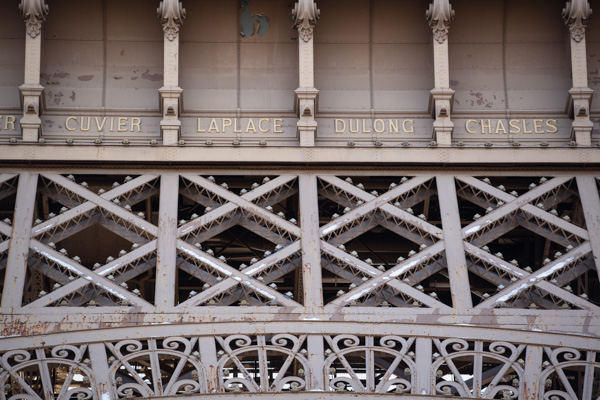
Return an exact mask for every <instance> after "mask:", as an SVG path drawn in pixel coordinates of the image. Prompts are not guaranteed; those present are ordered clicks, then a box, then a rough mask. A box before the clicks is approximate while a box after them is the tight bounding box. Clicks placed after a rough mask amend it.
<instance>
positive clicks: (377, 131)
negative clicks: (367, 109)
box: [373, 119, 385, 133]
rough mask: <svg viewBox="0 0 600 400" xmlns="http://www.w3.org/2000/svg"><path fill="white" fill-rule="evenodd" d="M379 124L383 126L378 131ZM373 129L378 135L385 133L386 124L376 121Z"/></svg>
mask: <svg viewBox="0 0 600 400" xmlns="http://www.w3.org/2000/svg"><path fill="white" fill-rule="evenodd" d="M377 123H379V124H381V129H377ZM373 129H375V132H376V133H383V131H385V123H384V122H383V120H381V119H376V120H375V122H373Z"/></svg>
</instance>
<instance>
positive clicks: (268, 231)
mask: <svg viewBox="0 0 600 400" xmlns="http://www.w3.org/2000/svg"><path fill="white" fill-rule="evenodd" d="M182 177H183V178H184V179H185V180H187V181H189V182H192V183H193V184H195V185H198V187H199V188H201V189H202V190H196V191H195V193H197V194H200V193H202V191H203V190H207V191H209V192H210V193H212V194H214V195H216V196H218V198H219V199H220V200H221V201H223V203H224V204H221V203H220V202H215V201H214V199H213V198H211V197H208V196H205V195H202V196H200V195H196V196H193V197H192V198H193V200H195V201H198V202H204V204H203V205H205V206H211V207H214V206H217V208H216V209H213V210H211V211H209V212H207V213H206V214H204V215H202V216H200V217H198V218H196V219H195V220H193V221H191V222H188V223H186V224H184V225H182V226H181V227H179V229H178V230H177V236H178V238H179V239H178V240H177V249H178V250H179V252H181V253H183V254H185V255H186V256H187V257H191V258H193V259H194V260H195V261H197V262H199V263H201V264H202V265H204V266H206V267H207V268H209V269H211V270H213V271H215V273H216V274H218V275H219V276H223V277H224V278H225V279H223V280H222V281H220V282H218V283H217V284H215V285H213V286H211V287H209V288H207V289H206V290H204V291H202V292H201V293H199V294H197V295H195V296H192V297H191V298H190V299H188V300H186V301H184V302H182V303H181V304H180V305H179V307H190V306H197V305H200V304H203V303H205V302H207V301H209V300H210V299H212V298H215V297H217V296H219V295H221V294H224V293H228V292H229V291H230V290H231V289H232V288H234V287H235V286H237V285H241V286H242V287H244V288H246V289H249V290H250V291H252V292H254V293H256V294H257V295H259V296H260V297H263V298H266V299H269V301H271V302H275V303H277V304H280V305H283V306H289V307H296V306H299V303H297V302H295V301H293V300H291V299H290V298H289V297H287V296H285V295H283V294H281V293H279V292H278V291H277V290H275V289H273V288H271V287H269V286H268V283H269V282H270V280H269V279H264V280H263V281H262V282H261V281H260V280H258V279H256V278H257V277H258V276H260V275H261V273H262V272H264V271H267V270H268V269H269V268H271V267H272V266H274V265H275V264H277V263H279V262H281V261H283V260H285V259H287V258H288V257H292V256H293V255H294V254H295V253H298V252H300V250H301V249H300V242H299V241H298V240H297V239H298V238H299V237H300V234H301V231H300V228H299V227H298V226H296V225H294V224H293V223H291V222H289V221H286V220H285V219H284V218H281V217H279V216H277V215H275V214H273V213H271V212H269V211H267V210H266V209H265V208H263V207H266V206H268V205H271V204H275V203H278V202H279V201H281V199H282V196H286V195H289V193H288V194H285V193H281V191H279V190H278V188H280V187H281V186H284V185H286V184H289V183H290V182H291V181H293V180H295V179H296V178H297V177H296V176H293V175H284V176H279V177H277V178H274V179H272V180H270V181H269V182H267V183H264V184H263V185H261V186H259V187H257V188H255V189H253V190H251V191H249V192H247V193H245V194H243V195H241V196H238V195H236V194H235V193H233V192H231V191H229V190H228V189H225V188H223V187H221V186H219V185H217V184H216V183H214V182H212V181H211V180H208V179H206V178H203V177H201V176H197V175H183V176H182ZM272 192H275V193H278V194H277V195H274V196H269V193H272ZM257 203H258V204H257ZM238 224H239V225H242V226H244V227H245V228H247V229H249V230H251V231H252V232H254V233H256V234H258V235H259V236H262V237H263V238H265V239H267V240H269V241H271V242H273V243H277V244H278V245H281V246H282V247H283V248H282V249H280V250H279V251H277V252H275V253H273V254H271V255H269V256H267V257H265V258H263V259H262V260H260V261H259V262H257V263H255V264H252V265H250V266H248V267H246V268H245V269H243V270H241V271H240V270H238V269H236V268H233V267H231V266H230V265H228V264H227V263H226V262H224V261H222V260H220V259H218V258H215V257H214V256H212V255H210V254H208V253H207V252H205V251H203V250H201V249H199V248H197V247H196V246H193V245H192V244H190V242H192V243H194V242H196V241H197V242H199V243H202V242H203V241H205V240H208V239H210V238H211V237H214V236H215V235H217V234H219V233H221V232H223V231H225V230H227V229H229V228H230V227H232V226H234V225H238ZM207 227H209V229H206V228H207ZM198 231H200V232H202V233H200V234H198V233H197V232H198ZM189 272H192V274H193V271H189ZM189 272H188V273H189Z"/></svg>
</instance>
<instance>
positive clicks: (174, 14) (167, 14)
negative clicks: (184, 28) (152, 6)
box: [156, 0, 185, 41]
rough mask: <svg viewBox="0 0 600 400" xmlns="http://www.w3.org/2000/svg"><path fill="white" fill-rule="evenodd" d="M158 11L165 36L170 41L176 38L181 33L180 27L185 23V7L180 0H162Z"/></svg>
mask: <svg viewBox="0 0 600 400" xmlns="http://www.w3.org/2000/svg"><path fill="white" fill-rule="evenodd" d="M156 11H157V12H158V18H160V21H161V23H162V25H163V31H165V36H166V37H167V39H169V40H170V41H173V40H175V38H176V37H177V35H178V34H179V28H180V27H181V25H183V19H184V18H185V8H183V5H182V4H181V2H180V1H177V0H163V1H161V2H160V5H159V6H158V9H157V10H156Z"/></svg>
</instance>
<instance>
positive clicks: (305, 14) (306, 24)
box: [292, 0, 321, 42]
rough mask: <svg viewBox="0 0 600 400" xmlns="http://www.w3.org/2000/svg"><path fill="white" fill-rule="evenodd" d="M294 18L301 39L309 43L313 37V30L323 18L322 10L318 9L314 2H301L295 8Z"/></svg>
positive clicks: (301, 0)
mask: <svg viewBox="0 0 600 400" xmlns="http://www.w3.org/2000/svg"><path fill="white" fill-rule="evenodd" d="M292 16H293V18H294V20H295V23H294V25H295V26H296V27H297V28H298V34H299V35H300V38H301V39H302V40H304V41H305V42H308V41H309V40H310V39H311V38H312V37H313V30H314V28H315V26H316V25H317V20H318V19H319V17H320V16H321V10H319V9H318V8H317V4H316V3H315V2H314V0H299V1H298V2H297V3H296V5H295V7H294V11H293V13H292Z"/></svg>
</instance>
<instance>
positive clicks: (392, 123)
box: [390, 119, 400, 133]
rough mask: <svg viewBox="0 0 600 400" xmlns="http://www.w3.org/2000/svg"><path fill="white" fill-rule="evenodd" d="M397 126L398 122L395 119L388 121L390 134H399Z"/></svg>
mask: <svg viewBox="0 0 600 400" xmlns="http://www.w3.org/2000/svg"><path fill="white" fill-rule="evenodd" d="M398 126H399V121H398V120H397V119H390V133H400V131H399V130H398Z"/></svg>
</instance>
